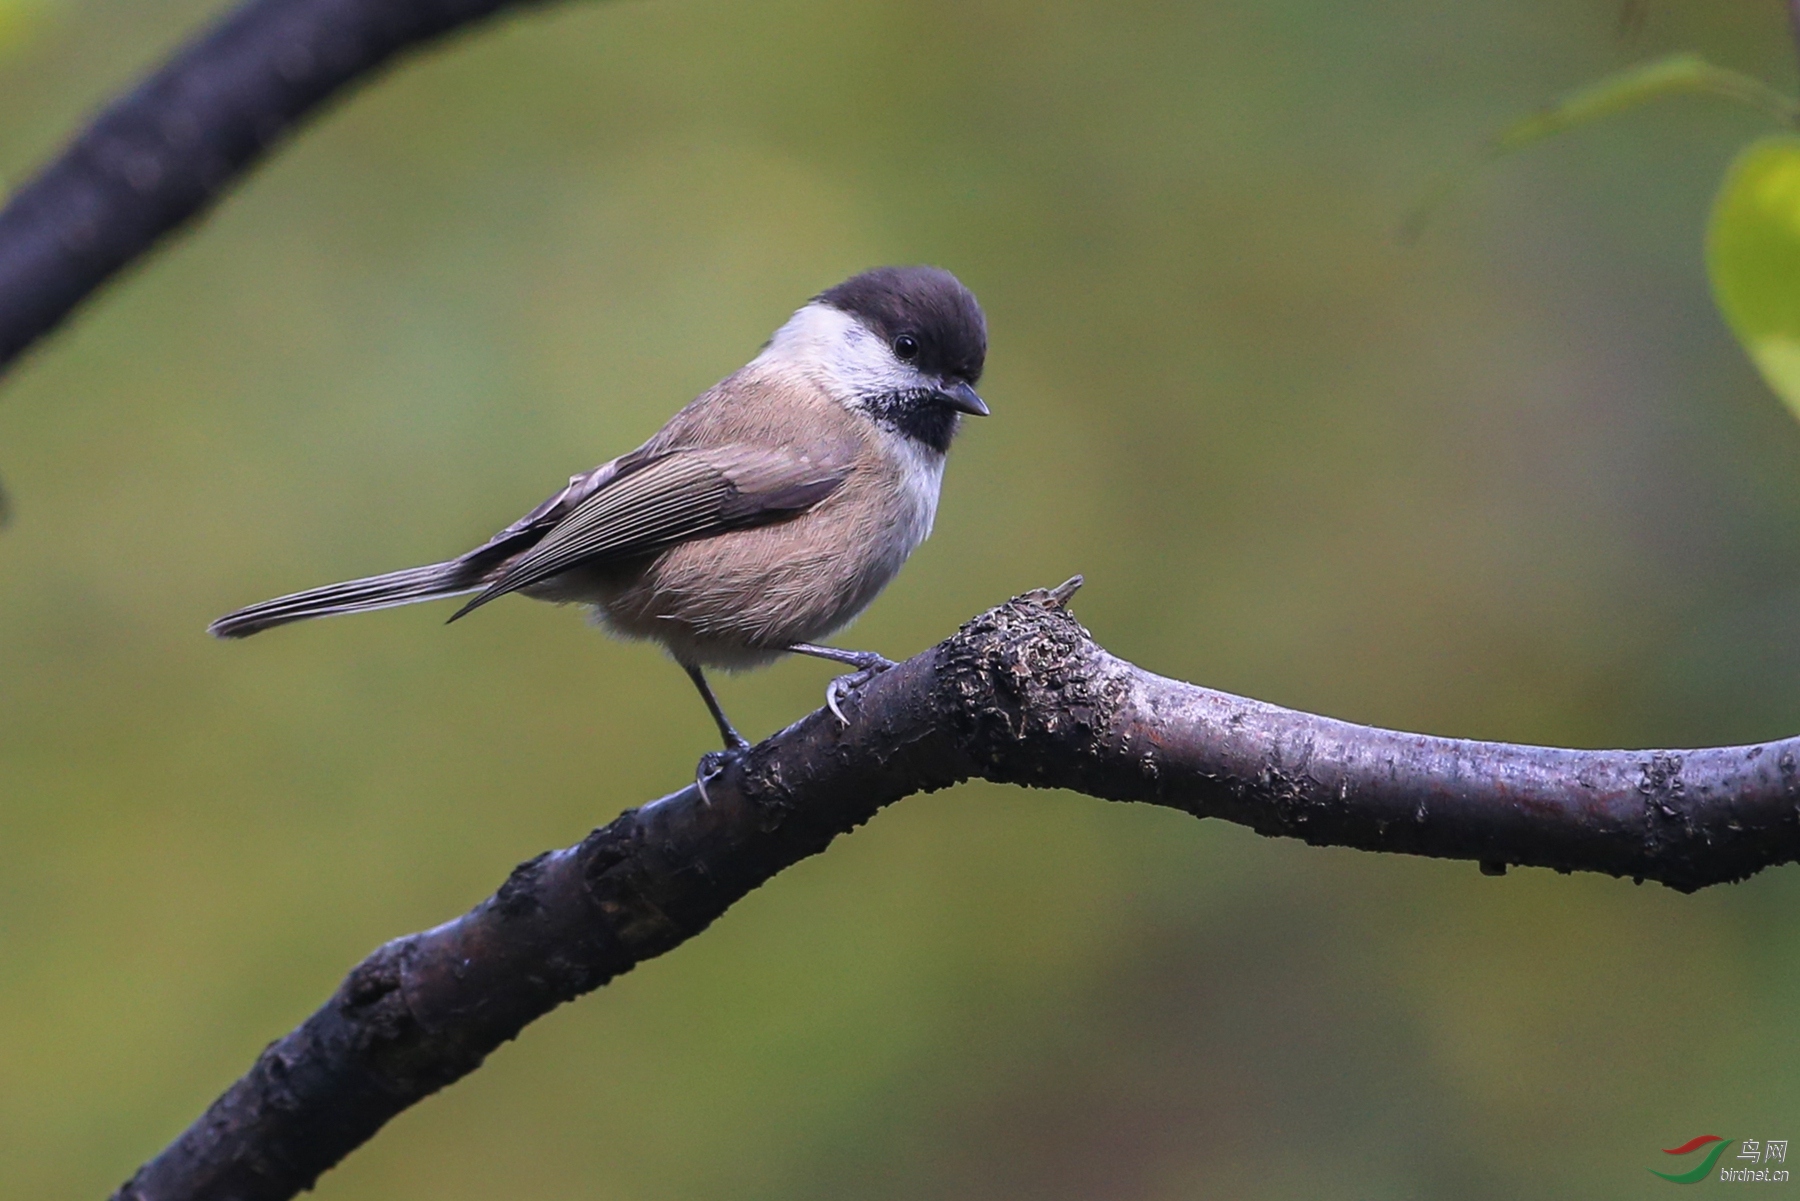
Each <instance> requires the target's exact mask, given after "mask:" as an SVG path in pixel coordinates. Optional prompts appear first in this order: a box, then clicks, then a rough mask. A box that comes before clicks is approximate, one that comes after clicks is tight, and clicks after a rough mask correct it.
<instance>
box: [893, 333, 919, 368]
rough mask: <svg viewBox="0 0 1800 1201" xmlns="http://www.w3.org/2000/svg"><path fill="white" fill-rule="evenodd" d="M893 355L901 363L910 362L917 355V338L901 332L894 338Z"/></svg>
mask: <svg viewBox="0 0 1800 1201" xmlns="http://www.w3.org/2000/svg"><path fill="white" fill-rule="evenodd" d="M894 357H895V358H897V359H899V360H900V361H901V362H902V363H910V362H912V361H913V360H914V359H916V358H918V357H919V340H918V339H917V338H915V337H913V336H912V335H911V334H901V335H900V336H899V337H898V338H895V339H894Z"/></svg>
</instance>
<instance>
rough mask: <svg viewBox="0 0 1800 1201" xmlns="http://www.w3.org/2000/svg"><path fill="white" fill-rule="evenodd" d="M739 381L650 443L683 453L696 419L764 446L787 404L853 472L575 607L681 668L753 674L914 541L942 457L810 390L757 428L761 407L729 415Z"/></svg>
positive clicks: (843, 607) (926, 528) (818, 629)
mask: <svg viewBox="0 0 1800 1201" xmlns="http://www.w3.org/2000/svg"><path fill="white" fill-rule="evenodd" d="M751 382H753V381H748V380H742V379H741V378H739V377H734V378H733V379H732V380H728V381H726V384H725V385H721V387H720V389H716V390H715V392H723V393H724V395H718V396H715V395H714V394H709V395H708V396H707V397H702V398H701V400H700V401H697V402H696V403H695V405H692V406H689V409H688V410H684V411H683V413H682V414H681V415H679V416H678V418H677V419H676V420H675V421H672V422H670V425H669V427H668V428H667V429H666V430H665V431H664V434H663V435H659V437H658V439H657V444H659V445H661V446H678V445H681V444H682V443H683V442H685V441H686V440H687V438H689V437H692V436H693V432H694V431H693V426H694V425H695V424H698V423H699V422H704V423H705V425H706V426H708V427H710V428H709V429H708V430H707V431H706V432H707V438H708V440H709V441H712V440H714V439H715V438H717V439H719V440H732V441H738V440H741V441H746V442H755V441H770V442H774V441H777V440H779V439H785V438H786V436H787V433H786V431H788V430H791V429H793V428H795V423H794V417H795V410H796V409H797V408H800V407H801V406H804V407H805V408H806V409H808V410H810V412H809V413H808V415H807V420H806V421H805V422H803V423H801V428H805V429H807V430H808V436H809V437H811V438H814V439H821V440H831V441H834V442H836V443H837V445H838V446H840V447H843V448H844V449H846V450H849V451H850V452H851V455H852V460H853V462H854V467H853V469H852V470H851V472H850V474H849V476H848V478H847V479H846V480H845V481H844V484H843V485H842V486H841V487H840V488H839V489H838V490H837V491H836V492H834V493H833V494H832V495H831V496H829V497H828V498H826V499H825V500H824V501H823V502H821V503H820V504H819V505H818V506H817V507H816V508H814V509H812V510H810V511H808V512H806V513H804V514H802V515H800V516H799V517H796V518H793V519H791V520H788V521H784V522H780V523H778V524H774V525H768V526H761V527H757V528H755V529H748V530H739V531H734V532H731V533H726V534H719V535H716V536H714V537H711V538H705V539H700V540H697V541H695V542H690V543H684V544H682V545H679V546H675V547H672V548H670V549H669V550H667V551H664V552H662V553H661V554H659V555H657V556H655V557H654V558H653V559H651V560H649V561H648V562H647V563H640V564H633V565H631V566H630V567H629V568H628V569H623V570H619V571H615V572H609V573H607V575H608V576H609V577H610V578H607V579H604V580H600V581H596V583H597V584H599V587H598V588H596V589H595V590H594V593H592V594H590V597H589V598H585V599H593V600H596V601H597V602H598V604H597V605H596V608H597V610H598V612H599V615H600V617H601V619H602V620H603V621H604V623H605V624H606V625H607V626H608V627H609V628H610V629H612V630H614V631H615V632H617V633H619V634H621V635H624V636H625V637H629V638H648V639H653V640H655V641H658V642H662V643H664V644H665V645H667V646H668V648H669V650H670V652H671V653H672V654H674V656H675V657H676V658H677V659H679V660H681V661H682V662H685V663H692V664H696V665H700V666H714V667H724V668H738V667H751V666H755V665H757V664H761V663H766V662H768V661H769V660H771V659H774V658H776V657H777V656H778V655H779V654H780V653H781V650H782V648H784V647H787V646H789V645H791V644H793V643H795V642H816V641H819V640H821V639H824V638H826V637H828V636H830V635H831V634H832V633H834V632H836V631H837V630H840V629H842V628H843V627H844V626H845V625H847V624H849V623H850V621H852V620H853V619H854V618H855V617H856V616H857V614H859V613H860V612H862V610H863V609H864V608H865V607H867V605H868V604H869V602H870V601H872V600H874V599H875V597H876V595H877V594H879V593H880V591H881V590H882V588H884V587H886V586H887V583H888V581H890V580H891V579H893V577H894V575H895V573H897V572H898V571H899V570H900V568H901V566H902V565H903V564H904V563H905V562H906V559H907V556H908V555H910V554H911V553H912V551H913V550H914V548H916V547H917V546H918V545H919V543H920V542H922V541H924V539H925V537H926V535H928V534H929V533H930V532H931V525H932V520H933V517H934V515H935V513H936V508H937V495H938V484H939V481H940V480H941V478H942V471H943V459H942V457H941V456H936V455H933V454H932V453H931V452H929V451H926V450H924V449H923V448H917V447H915V446H914V444H912V443H911V442H909V441H907V440H906V439H903V438H901V437H899V436H898V435H895V434H892V433H890V432H888V431H885V430H882V429H880V428H879V427H877V426H875V425H874V424H873V423H872V422H869V421H867V420H866V419H864V418H862V417H860V416H859V415H856V414H852V413H849V412H847V411H845V410H844V409H843V408H842V407H841V406H840V405H839V404H837V402H835V401H834V400H832V399H830V398H829V397H828V396H825V395H823V394H822V393H816V394H812V395H794V394H792V393H790V395H789V396H788V397H787V398H786V403H785V404H784V405H782V406H779V407H778V409H777V411H778V412H779V414H780V415H781V416H782V417H783V418H784V420H783V421H782V422H781V428H780V429H779V430H777V429H775V428H772V426H771V425H770V424H766V423H765V422H764V420H762V418H763V417H764V415H766V414H768V413H769V412H770V409H769V408H768V407H764V406H755V407H754V408H753V409H750V410H749V411H747V412H741V413H739V412H733V411H731V410H732V409H733V408H735V407H736V406H734V405H733V404H732V397H731V389H730V388H729V385H732V384H742V383H751ZM756 382H759V381H756ZM703 405H704V406H705V408H701V406H703ZM715 405H716V406H718V407H717V408H714V407H713V406H715ZM695 409H700V410H701V411H699V412H693V410H695ZM721 409H723V410H725V411H720V410H721ZM708 410H710V411H708ZM720 434H723V435H724V436H723V438H720V437H719V435H720ZM621 567H622V568H623V567H624V565H621Z"/></svg>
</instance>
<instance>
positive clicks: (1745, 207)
mask: <svg viewBox="0 0 1800 1201" xmlns="http://www.w3.org/2000/svg"><path fill="white" fill-rule="evenodd" d="M1706 268H1707V273H1708V274H1709V275H1710V276H1711V277H1712V287H1713V298H1714V299H1715V300H1716V301H1717V302H1718V305H1719V310H1720V311H1721V312H1722V313H1724V314H1725V320H1726V322H1727V323H1728V324H1729V325H1730V326H1731V331H1732V332H1733V333H1734V334H1736V335H1737V338H1738V341H1739V342H1742V343H1743V344H1744V349H1745V350H1747V351H1749V352H1750V357H1751V358H1752V359H1753V360H1755V362H1756V366H1757V368H1758V369H1759V370H1761V372H1762V375H1763V378H1764V379H1765V380H1767V381H1768V382H1769V387H1771V388H1773V389H1775V392H1776V394H1777V395H1778V396H1780V397H1781V399H1782V400H1784V401H1786V402H1787V406H1788V408H1790V409H1792V410H1793V411H1794V414H1795V416H1800V137H1792V136H1781V137H1772V138H1765V139H1763V140H1762V141H1759V142H1755V143H1753V144H1751V145H1750V146H1748V147H1746V148H1745V149H1744V151H1743V152H1742V153H1741V154H1739V155H1738V156H1737V160H1736V161H1735V162H1733V163H1732V164H1731V169H1730V170H1729V171H1727V172H1726V173H1725V182H1724V183H1723V184H1722V185H1720V188H1719V195H1718V197H1717V198H1716V199H1715V200H1714V201H1713V209H1712V218H1711V220H1710V222H1709V223H1708V226H1707V231H1706Z"/></svg>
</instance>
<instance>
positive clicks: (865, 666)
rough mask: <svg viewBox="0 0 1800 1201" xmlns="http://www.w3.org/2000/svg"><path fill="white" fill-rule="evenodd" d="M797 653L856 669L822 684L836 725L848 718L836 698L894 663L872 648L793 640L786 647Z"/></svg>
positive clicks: (841, 723)
mask: <svg viewBox="0 0 1800 1201" xmlns="http://www.w3.org/2000/svg"><path fill="white" fill-rule="evenodd" d="M788 650H790V651H792V652H793V653H794V654H796V655H812V656H813V657H814V658H817V659H829V660H831V661H832V662H833V663H843V664H847V665H848V666H850V667H854V668H856V670H855V671H854V672H852V673H850V674H849V675H847V676H838V677H837V678H836V679H834V680H832V681H831V683H829V684H827V685H825V707H826V708H827V709H829V710H831V715H832V716H833V717H835V718H837V719H838V725H840V726H847V725H849V724H850V719H849V718H847V717H845V716H844V711H843V710H842V709H840V708H839V707H838V701H839V699H841V698H842V697H844V696H847V695H849V694H850V693H851V692H853V691H855V690H856V689H858V688H860V687H862V686H863V685H864V684H867V683H868V682H869V681H870V680H872V679H874V678H875V677H876V676H878V675H880V674H881V673H882V672H884V671H886V670H887V669H888V668H890V667H892V666H894V661H893V660H892V659H889V658H887V657H885V656H883V655H878V654H876V653H875V652H874V651H844V650H839V649H838V648H837V647H835V646H816V645H814V644H813V643H811V642H796V643H794V645H792V646H790V647H788Z"/></svg>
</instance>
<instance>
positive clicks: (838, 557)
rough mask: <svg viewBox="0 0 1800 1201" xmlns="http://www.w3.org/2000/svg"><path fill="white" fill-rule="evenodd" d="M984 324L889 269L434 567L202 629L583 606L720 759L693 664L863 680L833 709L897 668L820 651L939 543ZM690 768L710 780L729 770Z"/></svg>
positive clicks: (232, 632)
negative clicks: (645, 664)
mask: <svg viewBox="0 0 1800 1201" xmlns="http://www.w3.org/2000/svg"><path fill="white" fill-rule="evenodd" d="M986 356H987V323H986V320H985V318H984V317H983V316H982V312H981V306H980V305H979V304H977V303H976V301H975V297H974V296H973V295H972V294H971V293H970V292H969V290H968V289H967V288H965V287H963V285H962V284H961V283H960V282H958V281H957V279H956V277H955V276H953V275H951V274H950V273H949V272H947V271H942V270H939V269H937V268H934V267H879V268H876V269H875V270H873V271H866V272H864V273H863V274H861V275H858V276H854V277H853V278H851V279H848V280H846V281H844V282H843V283H841V284H839V285H838V286H837V287H835V288H831V289H829V290H828V291H825V292H821V293H820V294H819V295H818V296H815V297H814V298H813V299H812V300H811V301H809V302H808V303H807V304H806V305H805V306H803V307H802V308H801V309H800V310H799V311H798V312H796V313H795V314H794V315H793V317H791V318H790V319H789V320H788V322H787V324H785V325H783V326H782V327H781V328H780V329H778V330H776V331H775V336H774V337H772V338H771V339H769V342H768V345H766V346H764V347H763V349H762V352H761V353H760V354H758V355H757V356H756V357H755V358H754V359H752V360H751V361H750V362H749V363H748V364H747V365H746V366H744V367H742V368H740V369H739V370H738V371H736V372H734V373H733V374H731V375H730V376H727V377H726V378H725V379H724V380H721V381H720V382H719V383H717V384H715V385H713V387H711V388H710V389H708V390H707V391H706V392H705V393H703V394H702V395H701V396H700V397H699V398H698V399H697V400H695V401H694V402H693V403H691V404H689V405H688V406H687V407H686V408H684V409H682V410H681V411H680V412H679V413H677V414H675V416H674V417H672V418H670V419H669V422H668V424H667V425H665V426H663V428H662V429H660V430H658V431H657V433H656V435H655V436H654V437H652V438H651V439H650V440H649V441H648V442H646V443H644V444H643V445H642V446H640V447H638V448H637V449H636V450H634V451H632V452H630V453H629V454H625V455H621V456H620V457H618V458H616V459H614V460H612V461H611V462H609V463H603V464H601V465H600V466H599V467H596V468H594V469H593V470H592V471H589V472H585V473H583V474H581V475H577V476H574V477H572V478H571V479H570V480H569V484H568V487H566V488H564V489H563V490H562V491H560V492H558V493H557V494H556V495H554V496H552V497H551V498H550V499H548V500H546V501H545V502H544V503H543V504H541V505H539V506H538V507H537V508H535V509H533V510H532V511H531V512H529V513H527V514H526V515H525V516H524V517H521V518H520V519H519V520H518V521H515V522H514V523H513V524H511V525H509V526H507V527H506V528H505V529H504V530H501V531H500V532H499V533H498V534H496V535H494V537H493V538H491V539H489V540H488V541H487V542H485V543H483V544H482V545H481V546H478V547H476V548H475V549H474V550H472V551H469V552H468V553H467V554H464V555H459V556H458V557H456V558H454V559H450V560H448V561H447V562H443V563H433V564H431V565H430V566H427V567H414V568H409V569H407V570H405V571H395V572H390V573H388V574H387V575H378V576H371V577H369V578H367V579H360V580H350V581H347V582H345V583H342V584H329V585H326V586H325V587H323V588H313V589H309V590H307V591H305V592H296V593H294V594H293V595H291V596H282V597H277V598H275V599H274V600H268V601H263V602H262V603H261V604H257V605H251V606H250V607H249V608H247V609H239V610H238V611H237V612H235V613H231V614H228V615H227V616H224V617H221V618H219V620H217V621H215V622H213V623H212V625H211V626H210V627H209V630H210V631H211V633H213V634H215V635H217V636H218V637H220V638H243V637H247V636H249V635H251V634H255V633H258V632H260V631H262V630H266V629H270V628H272V627H274V626H278V625H286V624H287V623H288V622H293V621H302V620H305V619H306V618H309V617H325V616H329V615H332V614H337V613H361V612H364V611H367V610H370V609H387V608H392V607H394V606H396V605H410V604H413V603H415V602H418V601H428V600H438V599H440V598H443V597H449V596H464V595H469V594H473V596H472V599H470V600H469V601H468V602H467V603H466V604H464V605H463V607H462V608H460V609H458V610H457V611H456V613H455V614H454V615H453V616H452V617H451V618H450V620H451V621H455V620H456V619H457V618H459V617H462V616H463V615H465V614H467V613H468V612H470V611H471V610H473V609H476V608H479V607H480V606H482V605H485V604H487V603H488V602H489V601H491V600H495V599H497V598H499V597H502V596H505V595H506V594H507V593H509V592H518V593H522V594H523V595H525V596H528V597H531V598H533V599H535V600H547V601H555V602H557V603H570V602H574V603H578V604H584V605H588V606H590V607H592V609H593V611H594V612H595V614H596V615H597V616H598V617H599V619H600V621H601V622H602V623H603V624H604V625H605V626H606V628H608V629H609V630H611V631H613V632H614V633H616V634H619V635H621V636H623V637H626V638H644V639H650V640H652V641H655V642H660V643H661V644H662V645H663V646H664V647H666V648H667V649H668V652H669V654H670V655H671V656H673V658H674V659H675V661H676V662H677V663H679V664H681V666H682V667H684V668H685V669H686V670H687V673H688V675H689V676H690V677H691V678H692V679H693V681H694V686H695V687H696V688H698V689H699V690H700V695H701V697H702V699H704V700H705V702H706V707H707V709H708V711H709V712H711V714H712V717H713V720H714V721H715V722H717V723H718V726H719V734H720V736H721V737H722V738H723V739H724V740H725V748H726V753H727V755H730V754H736V753H737V752H740V751H742V750H744V749H745V748H747V747H748V745H749V744H748V743H747V742H746V741H745V740H744V738H743V737H742V736H741V735H740V734H739V733H738V732H737V730H735V729H734V728H733V727H732V725H731V723H730V721H728V720H727V719H726V717H725V713H724V710H723V709H721V708H720V707H719V702H718V699H717V698H716V697H715V696H714V695H713V692H712V688H711V687H710V686H709V685H708V684H707V682H706V677H705V675H704V674H702V669H703V668H706V667H718V668H725V669H728V670H730V669H738V668H748V667H757V666H761V665H763V664H767V663H770V662H772V661H773V660H775V659H776V658H778V657H780V656H781V655H783V654H788V653H795V654H803V655H815V656H818V657H819V658H823V659H830V660H833V661H835V662H838V663H844V664H847V665H849V666H851V667H854V668H856V669H857V672H856V674H855V675H852V676H845V677H840V678H839V679H836V680H833V681H832V684H831V687H830V689H829V690H828V692H827V694H826V696H827V702H828V703H829V704H830V706H831V708H832V711H833V712H835V713H837V714H838V716H839V718H840V720H841V719H842V716H843V715H842V713H841V711H839V709H838V700H839V698H840V696H842V695H843V692H844V690H845V689H846V688H848V687H853V686H854V684H855V683H857V682H860V680H862V679H866V678H867V677H868V675H870V674H872V673H874V672H877V671H881V670H883V669H885V668H887V667H889V666H892V665H891V664H890V663H889V662H888V660H886V659H884V658H883V657H882V656H880V655H877V654H874V653H872V652H868V651H846V650H839V649H837V648H835V647H828V646H821V645H818V640H819V639H823V638H826V637H828V636H830V635H831V634H833V633H835V632H836V631H838V630H840V629H842V628H843V627H844V626H846V625H848V624H849V623H850V621H851V620H852V619H853V618H855V617H856V615H857V614H859V613H861V612H862V610H863V609H864V608H865V607H867V605H868V604H869V602H870V601H872V600H874V599H875V596H876V594H877V593H879V592H880V591H881V590H882V589H883V588H884V587H886V586H887V583H888V581H889V580H891V579H893V578H894V575H895V574H896V573H897V572H898V571H899V570H900V566H901V564H903V563H905V562H906V559H907V556H908V555H910V554H912V552H913V549H914V548H915V547H917V546H918V545H919V543H921V542H923V541H924V540H925V537H926V535H928V534H929V533H930V532H931V524H932V519H933V517H934V516H935V515H936V512H937V500H938V486H939V483H940V482H941V481H942V479H943V474H944V458H945V455H946V453H947V452H948V451H949V449H950V441H951V439H952V438H953V437H954V436H955V434H956V430H957V425H958V423H959V420H960V416H961V414H965V413H967V414H973V415H975V416H986V415H987V412H988V408H987V405H985V404H984V403H982V400H981V397H980V396H978V395H977V394H976V392H975V384H976V382H977V381H978V380H979V379H980V378H981V368H982V363H983V361H984V360H985V358H986ZM721 762H722V757H721V756H718V755H710V756H707V757H706V758H705V759H703V760H702V761H701V768H700V778H701V781H702V783H703V784H704V781H705V779H706V778H707V776H708V775H709V774H711V772H712V771H714V770H716V769H717V767H718V766H719V765H720V764H721Z"/></svg>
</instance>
